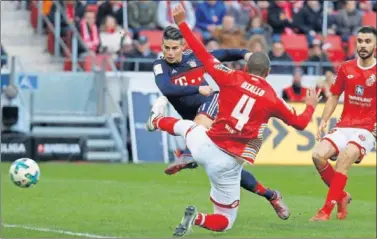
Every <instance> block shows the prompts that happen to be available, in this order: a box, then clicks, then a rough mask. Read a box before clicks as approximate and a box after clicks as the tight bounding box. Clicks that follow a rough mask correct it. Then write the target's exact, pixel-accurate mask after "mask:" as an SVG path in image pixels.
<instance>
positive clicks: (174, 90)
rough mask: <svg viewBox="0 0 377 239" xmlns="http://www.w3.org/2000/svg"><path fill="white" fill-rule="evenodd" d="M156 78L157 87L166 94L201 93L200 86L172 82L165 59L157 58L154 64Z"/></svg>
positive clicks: (184, 94)
mask: <svg viewBox="0 0 377 239" xmlns="http://www.w3.org/2000/svg"><path fill="white" fill-rule="evenodd" d="M153 72H154V78H155V82H156V85H157V87H158V88H159V89H160V91H161V93H162V94H163V95H165V96H186V95H194V94H198V93H199V86H180V85H174V84H172V83H171V82H170V74H169V67H168V65H167V64H166V63H165V62H164V60H157V61H155V62H154V64H153Z"/></svg>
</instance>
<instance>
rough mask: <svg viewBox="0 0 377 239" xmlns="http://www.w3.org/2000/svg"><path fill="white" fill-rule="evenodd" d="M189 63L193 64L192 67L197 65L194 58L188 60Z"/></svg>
mask: <svg viewBox="0 0 377 239" xmlns="http://www.w3.org/2000/svg"><path fill="white" fill-rule="evenodd" d="M187 64H189V66H191V67H192V68H194V67H197V64H196V61H195V60H194V59H192V60H188V61H187Z"/></svg>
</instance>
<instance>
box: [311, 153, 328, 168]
mask: <svg viewBox="0 0 377 239" xmlns="http://www.w3.org/2000/svg"><path fill="white" fill-rule="evenodd" d="M312 160H313V163H314V164H315V165H316V166H325V165H326V162H327V158H326V154H325V153H324V152H321V151H317V150H316V151H314V152H313V153H312Z"/></svg>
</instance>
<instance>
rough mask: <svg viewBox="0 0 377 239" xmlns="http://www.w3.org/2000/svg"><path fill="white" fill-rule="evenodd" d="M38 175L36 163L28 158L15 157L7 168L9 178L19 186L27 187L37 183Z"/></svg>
mask: <svg viewBox="0 0 377 239" xmlns="http://www.w3.org/2000/svg"><path fill="white" fill-rule="evenodd" d="M40 175H41V173H40V170H39V166H38V164H37V163H36V162H35V161H34V160H32V159H29V158H20V159H17V160H16V161H14V162H13V163H12V165H11V166H10V169H9V176H10V179H11V180H12V182H13V183H14V184H15V185H17V186H18V187H21V188H28V187H31V186H33V185H35V184H37V183H38V181H39V177H40Z"/></svg>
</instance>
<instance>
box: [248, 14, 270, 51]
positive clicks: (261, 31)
mask: <svg viewBox="0 0 377 239" xmlns="http://www.w3.org/2000/svg"><path fill="white" fill-rule="evenodd" d="M254 35H263V36H264V37H265V39H266V41H267V43H268V45H270V44H271V43H272V28H271V27H270V26H269V25H268V24H264V23H263V22H262V18H260V17H254V18H252V19H251V21H250V22H249V23H248V26H247V28H246V33H245V39H246V40H249V39H250V38H251V37H252V36H254Z"/></svg>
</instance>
